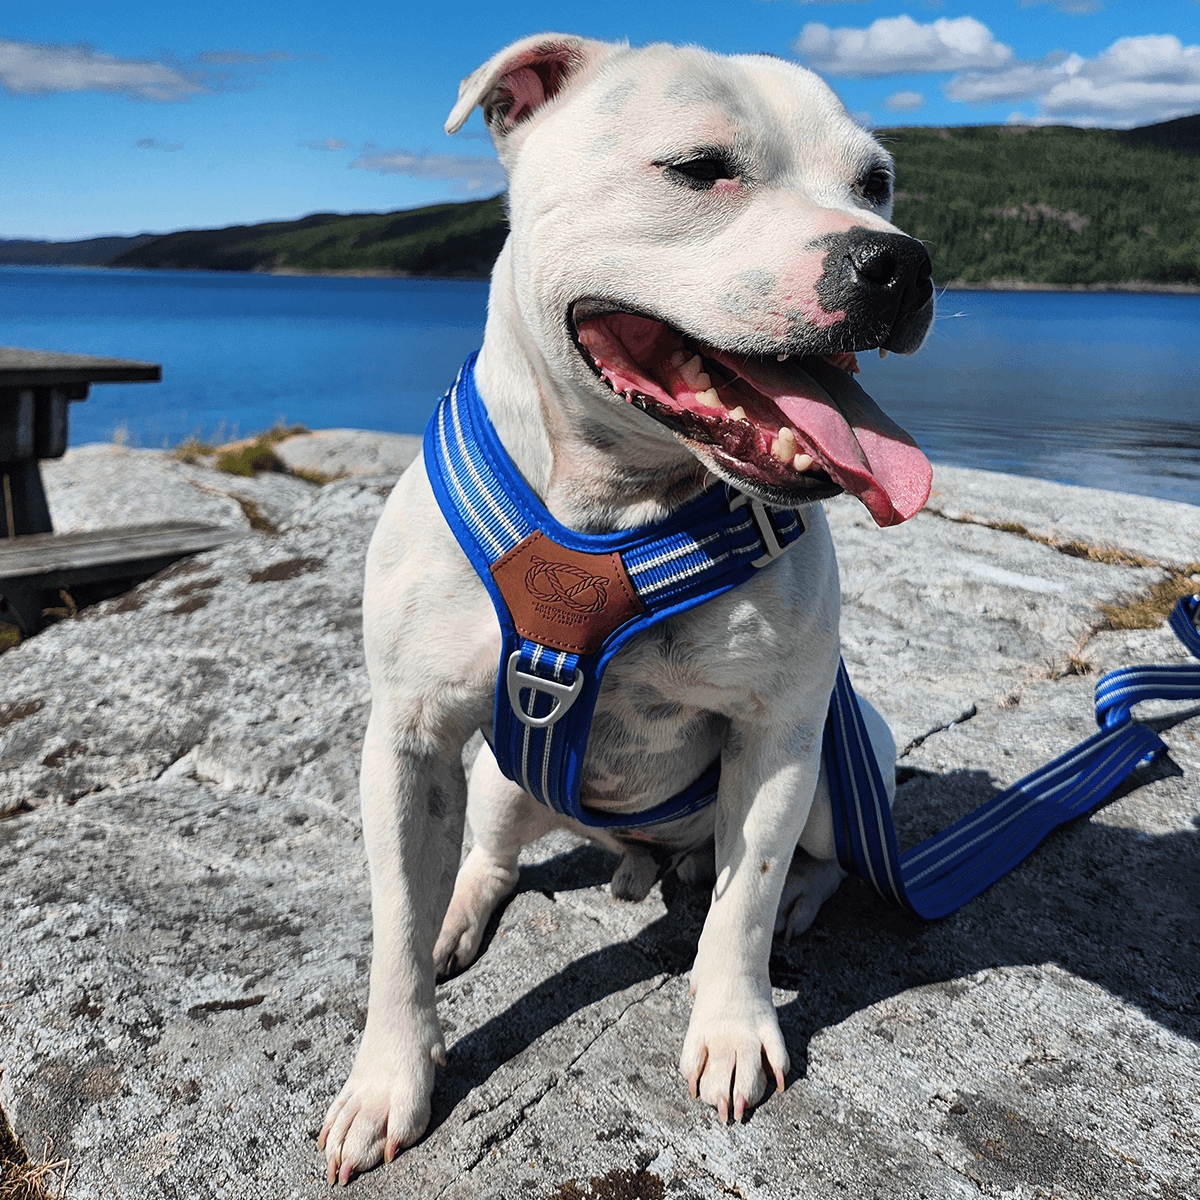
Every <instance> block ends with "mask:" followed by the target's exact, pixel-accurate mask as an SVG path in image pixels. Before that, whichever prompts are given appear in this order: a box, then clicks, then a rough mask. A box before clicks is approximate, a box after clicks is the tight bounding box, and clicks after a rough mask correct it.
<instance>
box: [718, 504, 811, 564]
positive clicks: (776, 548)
mask: <svg viewBox="0 0 1200 1200" xmlns="http://www.w3.org/2000/svg"><path fill="white" fill-rule="evenodd" d="M746 504H748V505H750V515H751V516H752V517H753V518H754V524H755V525H756V526H757V527H758V536H759V540H760V541H761V542H762V544H763V547H764V549H765V550H766V554H763V555H761V556H760V557H759V558H756V559H753V560H752V561H751V564H750V565H751V566H752V567H765V566H766V565H767V563H770V562H774V561H775V560H776V559H777V558H778V557H779V556H780V555H781V554H782V553H783V552H784V551H785V550H786V549H787V546H784V545H782V544H781V543H780V541H779V537H778V536H777V535H776V533H775V526H774V525H772V524H771V518H770V517H769V516H768V515H767V506H766V505H765V504H764V503H763V502H762V501H761V500H755V499H754V498H753V497H752V496H747V495H746V493H745V492H738V494H737V495H736V496H734V498H733V499H732V500H730V502H729V511H730V512H733V511H734V510H735V509H739V508H741V507H742V506H743V505H746ZM797 519H799V518H797Z"/></svg>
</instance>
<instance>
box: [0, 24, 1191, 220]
mask: <svg viewBox="0 0 1200 1200" xmlns="http://www.w3.org/2000/svg"><path fill="white" fill-rule="evenodd" d="M542 30H556V31H563V32H570V33H581V34H584V35H587V36H590V37H599V38H606V39H613V40H619V39H627V40H629V41H631V42H633V43H634V44H638V43H643V42H648V41H659V40H667V41H685V42H694V43H698V44H700V45H704V46H708V47H710V48H712V49H714V50H719V51H723V52H726V53H740V52H748V51H767V52H770V53H773V54H778V55H782V56H786V57H791V58H794V59H796V60H797V61H800V62H803V63H805V64H806V65H808V66H811V67H813V68H814V69H816V70H818V71H819V72H820V73H821V74H822V75H824V76H825V77H826V78H827V79H828V80H829V82H830V83H831V85H832V86H833V87H834V89H835V90H836V91H837V92H838V94H839V95H840V96H841V97H842V99H843V100H844V101H845V103H846V105H847V107H848V108H849V109H850V111H851V112H852V113H854V114H855V116H857V117H858V118H859V119H860V120H861V121H863V122H864V123H866V124H868V125H870V126H875V127H883V126H888V125H914V124H921V125H971V124H1000V123H1004V122H1006V121H1021V122H1031V121H1032V122H1043V123H1054V124H1076V125H1099V126H1106V127H1129V126H1132V125H1142V124H1149V123H1152V122H1154V121H1160V120H1167V119H1170V118H1172V117H1176V116H1181V115H1184V114H1188V113H1197V112H1200V0H964V2H961V3H960V2H958V0H840V2H837V3H821V2H817V0H814V2H809V0H691V2H690V3H688V4H686V5H683V4H678V5H672V4H661V3H660V4H651V3H646V0H610V2H609V3H607V4H604V5H598V4H595V3H589V4H587V5H586V6H585V5H583V4H579V3H576V2H575V0H555V2H554V3H547V2H543V0H528V2H523V0H518V2H517V3H514V4H508V5H496V4H492V3H487V4H485V3H477V2H474V0H468V2H460V3H458V4H456V5H434V4H422V5H416V4H413V3H411V0H400V2H399V3H395V2H392V3H387V4H384V3H379V2H377V0H340V2H339V3H329V0H321V2H320V3H317V2H315V0H289V2H288V3H286V4H284V3H279V2H277V0H258V3H256V4H248V3H246V2H245V0H237V2H236V3H234V2H231V0H206V2H205V3H203V4H195V3H190V4H179V3H172V2H171V0H165V2H164V0H106V2H105V3H104V4H98V3H96V2H95V0H87V2H86V3H84V2H80V0H55V2H54V3H46V2H45V0H37V2H32V0H8V2H7V3H5V4H4V5H3V6H2V8H0V107H2V110H3V115H2V116H0V163H2V164H3V166H2V167H0V171H2V175H0V179H2V180H3V183H2V185H0V237H38V238H53V239H73V238H82V237H90V236H96V235H100V234H109V233H124V234H128V233H139V232H144V231H154V232H161V231H168V230H172V229H182V228H194V227H206V226H217V225H228V224H235V223H250V222H255V221H263V220H268V219H290V218H293V217H299V216H302V215H304V214H305V213H309V212H318V211H334V212H363V211H379V210H388V209H397V208H409V207H414V206H416V205H421V204H428V203H433V202H435V201H438V200H446V199H464V198H469V197H471V196H485V195H490V194H492V193H494V192H496V191H498V190H500V188H501V187H502V186H503V179H502V176H501V175H500V172H499V169H498V167H497V165H496V163H495V159H494V157H493V156H492V153H491V147H490V144H489V143H488V141H487V139H486V137H485V136H484V134H483V131H482V130H483V127H482V123H481V121H480V120H479V117H478V114H476V116H475V117H474V118H473V119H472V121H471V122H470V123H469V124H468V125H467V127H466V129H465V130H464V131H463V132H462V133H460V134H459V135H458V136H457V137H456V138H454V139H450V138H447V137H446V136H445V134H443V132H442V124H443V122H444V120H445V117H446V114H447V112H448V111H449V109H450V107H451V105H452V103H453V101H454V99H455V96H456V94H457V86H458V81H459V79H461V78H462V77H463V76H464V75H466V74H468V73H469V72H470V71H471V70H473V69H474V68H475V67H476V66H478V65H479V64H480V63H481V62H483V61H484V60H485V59H487V58H488V57H490V55H491V54H492V53H493V52H494V51H496V50H497V49H499V48H500V47H502V46H504V45H505V44H507V43H508V42H509V41H512V40H514V39H516V38H517V37H520V36H523V35H525V34H527V33H535V32H539V31H542Z"/></svg>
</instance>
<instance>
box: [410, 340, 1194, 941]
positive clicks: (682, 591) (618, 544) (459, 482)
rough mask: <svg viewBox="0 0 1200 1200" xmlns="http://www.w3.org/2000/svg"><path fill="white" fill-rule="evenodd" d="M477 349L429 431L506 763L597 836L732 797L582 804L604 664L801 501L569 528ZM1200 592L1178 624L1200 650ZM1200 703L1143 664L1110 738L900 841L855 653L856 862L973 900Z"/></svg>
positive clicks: (734, 575) (706, 793)
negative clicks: (1172, 711) (477, 601)
mask: <svg viewBox="0 0 1200 1200" xmlns="http://www.w3.org/2000/svg"><path fill="white" fill-rule="evenodd" d="M474 375H475V355H472V356H471V357H470V358H469V359H468V360H467V362H466V364H465V365H464V366H463V369H462V370H461V371H460V372H459V375H458V378H457V380H455V383H454V386H453V387H452V388H451V389H450V391H449V392H447V393H446V395H445V397H443V399H442V401H441V403H440V404H439V405H438V407H437V409H436V411H435V412H434V415H433V417H432V418H431V419H430V422H429V425H428V427H427V428H426V430H425V443H424V458H425V466H426V470H427V472H428V474H429V479H430V483H431V484H432V486H433V491H434V495H435V496H436V497H437V501H438V504H439V506H440V507H441V510H442V513H443V515H444V516H445V518H446V521H447V523H448V524H449V526H450V528H451V529H452V530H453V532H454V535H455V537H456V538H457V539H458V542H459V545H460V546H461V547H462V549H463V551H464V553H465V554H466V555H467V557H468V558H469V559H470V561H471V565H472V566H473V567H474V568H475V570H476V572H477V573H478V574H479V577H480V579H481V580H482V581H483V584H484V586H485V587H486V588H487V590H488V594H489V595H490V596H491V598H492V603H493V605H494V606H495V609H496V616H497V618H498V619H499V622H500V630H501V650H500V669H499V672H498V675H497V680H496V699H495V708H494V724H493V730H492V738H491V747H492V750H493V751H494V752H495V756H496V761H497V763H498V764H499V766H500V769H501V771H503V773H504V774H505V775H506V776H507V777H508V778H509V779H511V780H513V781H514V782H515V783H517V784H519V785H520V787H522V788H523V789H524V790H525V791H526V792H528V793H529V794H530V795H531V796H533V797H534V798H535V799H536V800H538V801H539V802H540V803H542V804H545V805H547V806H548V807H549V808H552V809H553V810H554V811H555V812H557V813H561V814H563V815H564V816H567V817H571V818H573V819H574V820H576V821H579V822H580V823H581V824H583V825H586V826H589V827H591V828H595V829H620V830H622V831H628V832H629V833H630V834H632V835H634V836H636V833H637V830H638V829H639V828H642V827H645V826H651V825H658V824H662V823H664V822H666V821H674V820H678V819H680V818H681V817H686V816H689V815H690V814H692V813H696V812H699V811H700V810H701V809H702V808H704V807H705V806H707V805H709V804H711V803H712V802H713V801H714V800H715V799H716V797H717V786H718V781H719V778H720V759H719V758H718V759H717V760H716V761H715V762H713V763H712V764H711V765H710V766H709V767H708V768H707V769H706V770H705V771H704V772H703V773H702V774H701V776H700V778H699V779H696V780H695V781H694V782H692V783H691V784H690V785H689V786H688V787H686V788H685V789H684V790H683V791H682V792H680V793H679V794H678V795H676V796H673V797H672V798H671V799H669V800H665V801H663V802H662V803H661V804H658V805H656V806H655V807H653V808H651V809H648V810H646V811H643V812H638V813H616V814H609V813H601V812H597V811H593V810H589V809H587V808H585V807H584V806H583V805H582V804H581V803H580V800H579V790H580V783H581V775H582V767H583V759H584V753H585V751H586V749H587V742H588V734H589V731H590V729H591V723H592V716H593V713H594V712H595V708H596V700H597V698H598V696H599V693H600V684H601V680H602V679H603V676H604V670H605V668H606V667H607V665H608V663H609V662H610V661H611V659H612V657H613V655H614V654H616V653H617V652H618V651H619V650H620V649H621V647H622V646H624V645H626V644H627V643H628V642H629V641H630V640H631V639H632V638H634V637H636V636H637V635H638V634H639V633H642V632H643V631H644V630H646V629H649V628H650V627H651V626H653V625H656V624H658V623H659V622H660V621H664V620H666V619H667V618H668V617H671V616H674V615H675V614H677V613H682V612H686V611H687V610H688V609H690V608H694V607H696V606H697V605H699V604H703V603H704V602H705V601H706V600H711V599H713V598H714V597H715V596H719V595H721V594H722V593H723V592H727V591H729V590H730V589H731V588H734V587H736V586H737V585H738V584H740V583H742V582H744V581H745V580H747V579H749V578H750V577H751V576H752V575H753V574H755V572H757V571H759V570H761V569H763V568H764V567H767V566H769V565H770V563H772V562H773V561H774V560H775V559H776V558H778V557H779V556H780V555H781V554H783V553H784V552H785V551H786V550H787V548H788V547H789V546H790V545H791V544H792V543H793V542H795V541H796V540H798V539H799V538H800V537H802V536H803V535H804V532H805V525H804V520H803V517H802V515H801V512H793V511H791V510H789V509H768V508H767V507H766V506H764V505H763V504H762V503H761V502H759V501H757V500H753V499H750V498H749V497H747V496H744V495H743V494H741V493H740V492H738V491H736V490H735V489H733V488H731V487H729V486H728V485H725V484H718V485H715V486H713V487H710V488H708V489H707V490H706V491H704V492H702V493H701V494H700V495H699V496H697V497H696V498H695V499H694V500H692V501H691V502H689V503H688V504H686V505H684V506H683V507H682V508H680V509H678V510H677V511H676V512H674V513H673V514H672V515H671V516H670V517H668V518H667V519H666V520H665V521H660V522H658V523H656V524H653V525H647V526H643V527H641V528H639V529H632V530H622V531H619V532H616V533H607V534H581V533H577V532H575V531H574V530H571V529H568V528H566V527H565V526H564V525H561V524H559V522H557V521H556V520H555V519H554V518H553V517H552V516H551V515H550V513H549V512H548V511H547V509H546V508H545V506H544V505H543V504H542V503H541V501H540V500H539V499H538V498H537V496H536V495H535V494H534V493H533V491H532V490H531V489H530V487H529V485H528V484H527V483H526V482H525V480H524V479H522V478H521V476H520V474H519V472H518V471H517V469H516V467H515V466H514V465H513V463H512V460H511V459H510V458H509V456H508V453H507V451H506V450H505V449H504V447H503V445H502V444H501V442H500V439H499V437H498V436H497V435H496V431H495V429H494V428H493V427H492V423H491V421H490V419H489V418H488V415H487V410H486V409H485V407H484V405H483V402H482V400H481V399H480V397H479V394H478V392H477V391H476V389H475V382H474ZM1198 607H1200V598H1197V597H1192V598H1191V599H1190V600H1183V601H1180V603H1179V605H1178V606H1177V608H1176V611H1175V612H1174V613H1173V614H1172V617H1171V625H1172V628H1173V629H1174V630H1175V632H1176V633H1177V634H1178V636H1179V637H1180V639H1181V640H1182V641H1183V642H1184V644H1185V645H1186V646H1187V647H1188V649H1189V650H1190V651H1191V653H1192V654H1194V655H1195V656H1196V657H1197V658H1200V634H1198V633H1197V631H1196V628H1195V626H1194V624H1193V618H1194V617H1195V614H1196V611H1197V608H1198ZM1198 696H1200V666H1186V665H1185V666H1167V667H1130V668H1126V669H1125V670H1121V671H1113V672H1110V673H1109V674H1108V675H1105V676H1104V677H1103V678H1102V679H1101V680H1100V682H1099V683H1098V684H1097V686H1096V718H1097V722H1098V723H1099V724H1100V726H1101V730H1100V732H1099V733H1098V734H1096V735H1095V736H1094V737H1092V738H1089V739H1088V740H1087V741H1086V742H1083V743H1082V744H1081V745H1079V746H1077V747H1076V748H1075V749H1074V750H1072V751H1070V752H1069V753H1068V754H1064V755H1062V756H1061V757H1059V758H1057V759H1055V760H1054V761H1053V762H1052V763H1050V764H1049V765H1048V766H1046V767H1043V768H1042V769H1041V770H1039V771H1036V772H1034V773H1033V774H1032V775H1029V776H1026V778H1024V779H1022V780H1021V781H1020V782H1019V783H1017V784H1014V785H1013V786H1012V787H1010V788H1008V789H1007V790H1006V791H1004V792H1001V793H1000V794H999V795H998V796H995V797H993V798H992V799H991V800H990V801H988V802H987V803H986V804H984V805H983V806H982V807H981V808H979V809H977V810H976V811H975V812H973V813H971V814H969V815H968V816H966V817H964V818H962V819H961V820H959V821H956V822H955V823H954V824H953V825H951V826H950V827H949V828H948V829H946V830H945V831H944V832H943V833H940V834H937V835H936V836H934V837H932V838H929V839H928V840H926V841H924V842H922V843H921V844H920V845H918V846H915V847H913V848H912V849H911V850H907V851H905V852H904V853H903V854H901V853H900V852H899V849H898V846H897V842H896V834H895V831H894V829H893V826H892V818H891V808H890V806H889V804H888V798H887V791H886V789H885V787H884V784H883V777H882V773H881V771H880V768H879V764H878V763H877V762H876V759H875V755H874V753H873V750H872V748H871V742H870V739H869V737H868V735H867V730H866V726H865V724H864V723H863V718H862V713H861V711H860V709H859V705H858V700H857V698H856V697H855V694H854V689H853V688H852V687H851V685H850V679H849V676H848V675H847V673H846V667H845V663H841V664H840V665H839V668H838V675H837V682H836V685H835V687H834V692H833V696H832V697H831V700H830V706H829V717H828V720H827V722H826V727H825V741H824V752H825V762H826V769H827V771H828V775H829V785H830V796H831V801H832V807H833V825H834V836H835V841H836V844H837V854H838V858H839V860H840V861H841V863H842V865H843V866H844V867H846V868H847V869H848V870H853V871H855V872H857V873H858V874H859V875H861V876H862V877H863V878H864V879H866V880H867V881H868V882H869V883H871V885H872V886H873V887H874V888H875V890H876V891H877V892H879V894H880V895H881V896H883V897H884V898H885V899H887V900H890V901H892V902H894V903H896V904H898V905H900V906H901V907H902V908H906V909H908V910H909V911H910V912H913V913H915V914H917V915H918V916H922V917H925V918H928V919H932V918H934V917H940V916H944V915H945V914H947V913H950V912H953V911H954V910H955V909H957V908H959V907H961V906H962V905H963V904H965V903H966V902H967V901H968V900H970V899H973V898H974V897H975V896H977V895H978V894H979V893H980V892H982V891H983V890H984V889H985V888H987V887H989V886H990V885H991V884H993V883H994V882H995V881H996V880H997V879H999V878H1000V877H1001V876H1002V875H1004V874H1006V873H1007V872H1008V871H1010V870H1011V869H1012V868H1013V867H1015V866H1016V865H1017V864H1018V863H1019V862H1021V860H1022V859H1024V858H1025V857H1026V856H1027V855H1028V854H1029V853H1030V852H1031V851H1032V850H1033V849H1034V848H1035V847H1036V846H1037V845H1038V844H1039V843H1040V842H1041V841H1042V839H1043V838H1044V837H1045V836H1046V834H1048V833H1049V832H1050V831H1051V830H1052V829H1054V828H1056V827H1057V826H1059V825H1061V824H1063V823H1065V822H1066V821H1069V820H1071V819H1072V818H1074V817H1077V816H1080V815H1082V814H1083V813H1085V812H1087V811H1088V810H1089V809H1091V808H1093V807H1094V806H1095V805H1096V804H1098V803H1099V802H1100V801H1101V800H1102V799H1103V798H1104V797H1105V796H1107V795H1108V794H1109V792H1111V791H1112V789H1113V788H1115V787H1116V786H1117V784H1119V783H1120V782H1121V780H1122V779H1124V778H1125V777H1126V775H1128V774H1129V772H1130V771H1132V770H1133V768H1134V767H1135V766H1136V765H1137V764H1138V763H1139V762H1141V761H1143V760H1147V761H1148V760H1149V759H1151V758H1154V757H1157V756H1158V755H1159V754H1161V753H1162V752H1164V751H1165V749H1166V746H1165V743H1163V741H1162V740H1161V739H1160V738H1159V737H1158V736H1157V735H1156V734H1155V733H1153V732H1152V731H1151V730H1149V729H1147V728H1146V727H1145V726H1143V725H1139V724H1138V723H1137V722H1135V721H1134V720H1133V718H1132V716H1131V715H1130V709H1131V707H1132V706H1133V705H1134V704H1136V703H1138V702H1139V701H1141V700H1146V699H1150V698H1160V699H1179V700H1182V699H1191V698H1195V697H1198Z"/></svg>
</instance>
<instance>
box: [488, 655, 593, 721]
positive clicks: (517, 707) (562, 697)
mask: <svg viewBox="0 0 1200 1200" xmlns="http://www.w3.org/2000/svg"><path fill="white" fill-rule="evenodd" d="M520 658H521V652H520V650H514V651H513V652H512V653H511V654H510V655H509V656H508V671H507V674H506V679H507V683H508V702H509V704H510V705H511V706H512V710H513V713H514V714H515V715H516V718H517V720H518V721H520V722H521V724H522V725H528V726H530V728H532V729H546V728H548V727H549V726H551V725H553V724H554V723H555V722H556V721H557V720H559V719H560V718H561V717H564V716H566V713H567V710H568V709H569V708H570V707H571V705H572V704H574V703H575V697H576V696H578V695H579V692H580V690H581V689H582V688H583V672H582V671H581V670H580V669H579V668H578V667H576V668H575V679H574V681H573V682H572V683H556V682H555V681H554V680H553V679H542V678H541V676H539V675H529V674H527V673H526V672H525V671H518V670H517V663H518V662H519V661H520ZM522 688H528V689H529V690H530V691H533V692H546V693H547V694H548V695H551V696H553V697H554V707H553V708H552V709H551V710H550V711H549V712H548V713H547V714H546V715H545V716H544V717H531V716H530V715H529V714H528V713H527V712H526V711H525V710H524V709H523V708H522V707H521V689H522ZM530 707H532V705H530Z"/></svg>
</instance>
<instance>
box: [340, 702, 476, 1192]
mask: <svg viewBox="0 0 1200 1200" xmlns="http://www.w3.org/2000/svg"><path fill="white" fill-rule="evenodd" d="M409 716H410V714H409V713H408V712H407V710H406V706H404V705H399V704H389V703H387V701H386V700H385V701H384V702H383V703H381V702H380V701H379V699H378V698H377V699H376V702H375V704H374V705H373V707H372V710H371V719H370V722H369V723H368V726H367V734H366V740H365V743H364V745H363V773H362V809H363V836H364V839H365V842H366V846H367V858H368V861H369V863H370V868H371V914H372V925H373V937H374V946H373V952H372V960H371V991H370V1002H369V1004H368V1009H367V1024H366V1029H365V1031H364V1033H363V1038H362V1043H361V1045H360V1047H359V1051H358V1057H357V1058H356V1060H355V1063H354V1070H353V1072H352V1073H351V1075H350V1078H349V1079H348V1080H347V1081H346V1084H345V1086H344V1087H343V1088H342V1090H341V1092H340V1093H339V1094H338V1096H337V1098H336V1099H335V1100H334V1101H333V1103H332V1104H331V1105H330V1106H329V1112H328V1113H327V1114H326V1117H325V1124H324V1126H323V1128H322V1130H321V1134H320V1139H319V1141H318V1145H320V1146H321V1147H322V1148H323V1149H324V1150H325V1158H326V1166H327V1176H328V1179H329V1182H330V1183H335V1182H340V1183H343V1184H344V1183H346V1181H347V1180H348V1179H349V1178H350V1176H351V1175H352V1174H354V1173H355V1172H356V1171H364V1170H367V1169H368V1168H369V1167H372V1166H374V1165H375V1164H377V1163H378V1162H379V1161H380V1159H386V1160H387V1161H389V1162H390V1161H391V1159H392V1158H393V1157H394V1156H395V1154H396V1153H397V1151H398V1150H401V1149H403V1148H404V1147H406V1146H410V1145H412V1143H413V1142H415V1141H416V1140H417V1138H419V1137H420V1136H421V1134H422V1133H423V1132H424V1131H425V1126H426V1125H427V1124H428V1122H429V1111H430V1095H431V1093H432V1091H433V1074H434V1064H435V1063H437V1062H445V1046H444V1042H443V1040H442V1031H441V1026H440V1025H439V1024H438V1018H437V1012H436V1009H435V1005H434V962H433V947H434V941H435V938H436V936H437V932H438V928H439V927H440V925H441V921H442V916H443V914H444V913H445V911H446V906H447V904H448V902H449V899H450V891H451V888H452V886H453V883H454V874H455V869H456V867H457V866H458V857H459V847H460V846H461V844H462V834H463V814H464V812H465V810H466V780H465V777H464V774H463V769H462V762H461V756H460V754H459V753H456V752H454V751H453V749H452V748H449V747H447V746H445V745H438V744H436V743H434V742H433V741H432V739H430V740H429V742H428V744H422V742H423V739H420V738H419V737H418V736H417V735H415V734H414V733H413V732H412V728H413V722H412V721H411V720H409V719H408V718H409Z"/></svg>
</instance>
